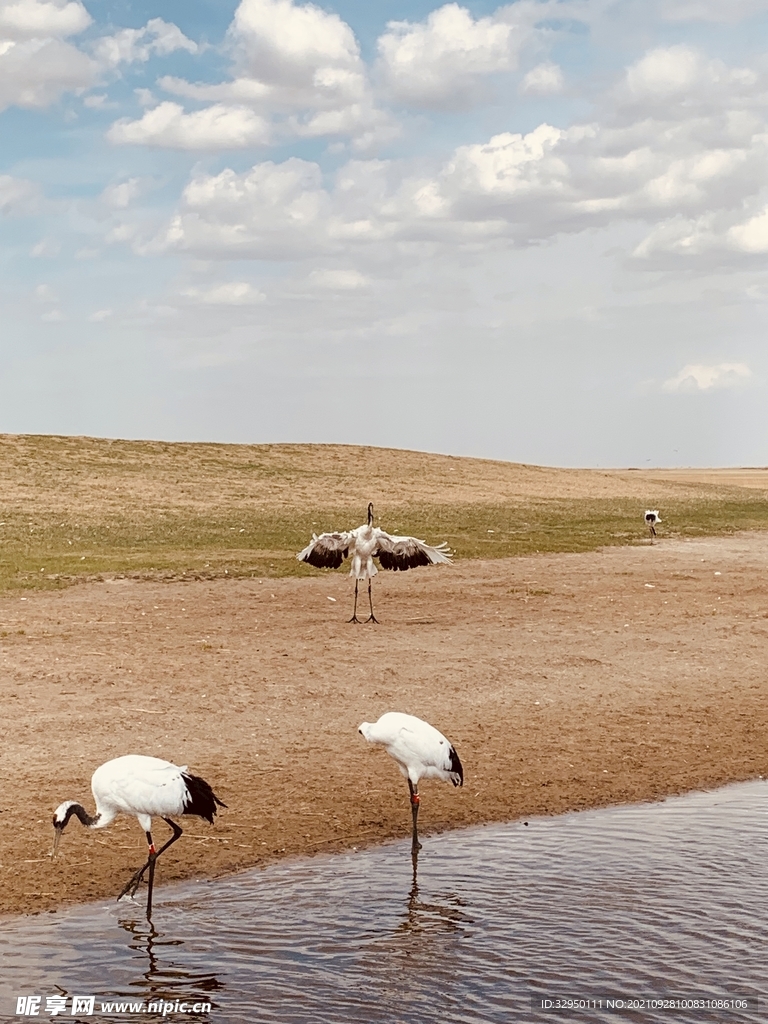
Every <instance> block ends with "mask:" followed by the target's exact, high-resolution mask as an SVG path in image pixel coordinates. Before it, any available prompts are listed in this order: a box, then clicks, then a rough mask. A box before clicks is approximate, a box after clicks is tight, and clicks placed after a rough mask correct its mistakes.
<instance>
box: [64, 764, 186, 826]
mask: <svg viewBox="0 0 768 1024" xmlns="http://www.w3.org/2000/svg"><path fill="white" fill-rule="evenodd" d="M186 772H187V766H186V765H184V766H182V767H180V766H179V765H176V764H172V763H171V762H170V761H164V760H162V758H159V757H147V756H146V755H144V754H126V755H125V756H124V757H116V758H115V759H114V760H113V761H107V762H106V763H105V764H103V765H101V766H100V767H99V768H97V769H96V771H95V772H94V773H93V776H92V777H91V790H92V792H93V799H94V800H95V801H96V814H95V816H94V819H95V820H94V822H93V824H92V825H91V826H90V827H91V828H106V826H107V825H109V824H111V823H112V822H113V821H114V820H115V818H116V817H117V816H118V814H129V815H132V816H133V817H135V818H138V821H139V824H140V825H141V827H142V828H143V829H144V831H145V832H149V831H151V828H152V818H153V817H173V816H178V815H181V814H183V813H184V806H185V804H186V803H188V802H189V790H188V788H187V783H186V781H185V779H184V774H185V773H186ZM75 803H76V802H75V801H74V800H65V802H64V803H63V804H61V805H60V806H59V807H58V808H57V809H56V817H58V818H59V819H62V818H64V816H65V815H66V812H67V809H68V808H69V807H71V806H73V805H74V804H75Z"/></svg>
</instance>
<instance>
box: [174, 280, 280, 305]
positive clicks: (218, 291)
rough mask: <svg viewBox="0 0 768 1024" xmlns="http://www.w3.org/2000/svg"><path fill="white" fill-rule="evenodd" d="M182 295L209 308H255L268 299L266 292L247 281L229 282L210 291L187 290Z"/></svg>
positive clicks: (209, 289)
mask: <svg viewBox="0 0 768 1024" xmlns="http://www.w3.org/2000/svg"><path fill="white" fill-rule="evenodd" d="M182 294H183V295H184V296H185V298H188V299H192V300H193V301H195V302H201V303H203V304H205V305H207V306H255V305H258V304H259V303H262V302H264V300H265V299H266V295H265V294H264V292H261V291H259V290H258V289H256V288H254V287H253V285H251V284H249V283H248V282H247V281H229V282H227V283H226V284H219V285H216V286H215V287H213V288H208V289H200V288H187V289H186V291H184V292H182Z"/></svg>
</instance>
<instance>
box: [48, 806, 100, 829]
mask: <svg viewBox="0 0 768 1024" xmlns="http://www.w3.org/2000/svg"><path fill="white" fill-rule="evenodd" d="M73 815H74V816H75V817H76V818H77V819H78V820H79V821H80V823H81V824H83V825H85V826H86V828H98V827H99V822H100V819H101V814H99V813H98V812H97V813H96V814H94V815H93V816H91V815H90V814H89V813H88V811H86V809H85V808H84V807H83V805H82V804H78V803H75V801H74V800H70V801H68V802H67V803H66V804H62V806H61V807H59V809H58V810H57V811H56V816H55V818H54V823H55V824H56V827H57V828H60V829H62V830H63V829H65V828H66V826H67V824H68V822H69V819H70V818H71V817H72V816H73Z"/></svg>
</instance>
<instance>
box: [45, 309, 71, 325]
mask: <svg viewBox="0 0 768 1024" xmlns="http://www.w3.org/2000/svg"><path fill="white" fill-rule="evenodd" d="M40 319H41V320H42V321H43V323H45V324H58V323H61V321H62V320H66V319H67V318H66V317H65V316H64V314H63V313H62V312H61V310H60V309H52V310H50V312H48V313H43V315H42V316H41V317H40Z"/></svg>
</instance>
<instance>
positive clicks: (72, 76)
mask: <svg viewBox="0 0 768 1024" xmlns="http://www.w3.org/2000/svg"><path fill="white" fill-rule="evenodd" d="M96 72H97V67H96V65H95V63H94V62H93V61H92V60H91V59H90V57H87V56H86V55H85V54H84V53H82V52H81V51H80V50H78V49H77V47H75V46H72V45H71V44H69V43H65V42H63V41H62V40H59V39H51V38H49V39H26V40H22V41H19V42H10V43H9V44H8V46H7V47H6V48H4V49H3V50H2V52H0V110H4V109H5V108H6V107H10V106H14V105H15V106H19V107H47V106H49V105H50V104H51V103H55V102H56V100H58V99H59V97H60V96H61V95H62V94H63V93H65V92H70V91H74V92H77V91H82V90H84V89H87V88H88V87H89V86H91V85H92V84H93V82H94V81H95V78H96Z"/></svg>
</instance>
